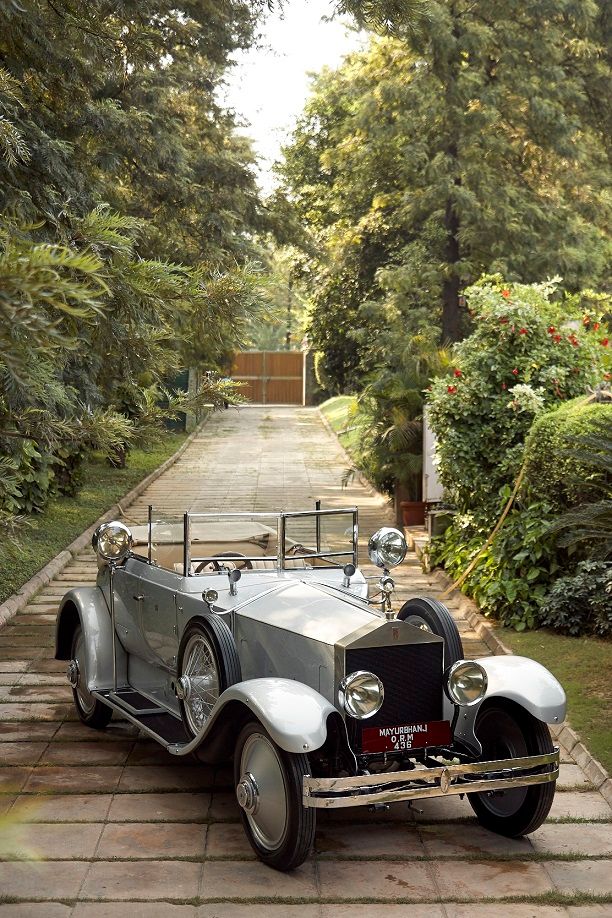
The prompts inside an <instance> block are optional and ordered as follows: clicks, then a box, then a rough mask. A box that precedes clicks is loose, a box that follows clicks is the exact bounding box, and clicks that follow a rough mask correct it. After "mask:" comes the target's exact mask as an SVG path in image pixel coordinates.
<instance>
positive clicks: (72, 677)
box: [66, 660, 80, 689]
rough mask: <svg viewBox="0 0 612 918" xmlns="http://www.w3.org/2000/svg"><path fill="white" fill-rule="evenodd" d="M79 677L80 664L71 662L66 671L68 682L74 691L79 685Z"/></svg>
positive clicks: (74, 661)
mask: <svg viewBox="0 0 612 918" xmlns="http://www.w3.org/2000/svg"><path fill="white" fill-rule="evenodd" d="M79 675H80V673H79V664H78V663H77V661H76V660H71V661H70V663H69V664H68V667H67V669H66V676H67V678H68V682H69V683H70V685H71V686H72V688H74V689H75V688H76V687H77V685H78V684H79Z"/></svg>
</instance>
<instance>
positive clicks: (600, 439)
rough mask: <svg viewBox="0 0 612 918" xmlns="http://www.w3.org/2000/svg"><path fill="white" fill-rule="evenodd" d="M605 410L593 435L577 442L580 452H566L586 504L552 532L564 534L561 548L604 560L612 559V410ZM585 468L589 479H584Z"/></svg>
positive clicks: (561, 519)
mask: <svg viewBox="0 0 612 918" xmlns="http://www.w3.org/2000/svg"><path fill="white" fill-rule="evenodd" d="M600 407H602V408H603V407H604V406H600ZM605 407H606V408H608V410H607V411H604V412H602V413H601V415H599V414H598V415H595V416H594V418H593V421H594V423H593V425H592V428H591V431H590V432H589V434H588V435H585V436H582V437H580V438H579V439H578V440H577V441H576V444H575V447H578V448H577V449H576V448H574V449H572V450H566V451H565V455H566V456H567V457H568V458H570V459H573V460H574V461H575V462H576V463H577V464H576V466H574V468H573V469H572V472H571V474H570V476H569V480H570V482H571V481H573V482H574V485H575V490H576V492H577V494H580V493H582V500H580V501H578V500H576V502H575V503H576V506H574V507H572V508H571V509H570V510H568V511H567V512H566V513H564V514H562V515H561V516H560V517H558V518H557V519H556V520H555V521H554V523H553V525H552V527H551V531H553V532H557V533H560V537H559V544H560V545H563V546H567V547H569V548H580V549H582V551H583V552H586V553H587V554H588V555H590V556H592V557H595V558H603V559H606V558H610V557H612V406H605ZM562 455H563V454H562ZM581 468H582V469H584V470H585V472H586V475H584V476H583V475H580V471H579V470H580V469H581ZM585 478H586V481H587V483H588V490H586V493H585V487H584V480H585Z"/></svg>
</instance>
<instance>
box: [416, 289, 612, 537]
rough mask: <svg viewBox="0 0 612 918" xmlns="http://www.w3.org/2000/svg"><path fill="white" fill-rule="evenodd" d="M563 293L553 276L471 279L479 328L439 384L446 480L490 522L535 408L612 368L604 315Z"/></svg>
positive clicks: (466, 506) (435, 401)
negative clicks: (543, 279)
mask: <svg viewBox="0 0 612 918" xmlns="http://www.w3.org/2000/svg"><path fill="white" fill-rule="evenodd" d="M553 293H554V283H553V282H549V283H546V284H527V285H525V284H515V285H512V286H506V285H504V283H503V282H502V281H501V279H499V278H498V279H495V280H493V281H492V280H491V279H490V278H489V279H485V280H484V281H483V282H482V283H480V284H477V285H474V286H473V287H470V288H469V289H468V290H467V291H466V296H467V298H468V304H469V307H470V311H471V312H472V314H473V321H474V332H473V333H472V334H471V335H470V337H469V338H467V339H466V340H465V341H463V342H461V343H460V344H458V345H457V346H456V347H455V350H454V364H453V367H452V369H451V372H450V376H447V377H446V378H440V379H436V380H434V382H433V383H432V386H431V392H430V395H429V399H428V402H429V407H430V412H429V417H430V419H431V425H432V428H433V430H434V433H435V434H436V436H437V439H438V448H437V455H438V463H439V465H438V468H439V473H440V478H441V481H442V483H443V485H444V487H445V488H446V490H447V492H448V495H449V497H450V498H451V499H452V500H453V501H454V502H455V503H456V505H457V506H458V508H459V510H460V511H462V512H466V511H468V510H469V511H472V512H476V513H477V514H479V515H482V516H483V517H484V518H486V519H488V520H489V522H494V515H495V512H496V510H497V506H498V501H499V491H500V488H502V487H503V486H504V485H506V484H508V483H510V482H511V481H512V480H513V479H514V478H515V477H516V475H517V473H518V470H519V468H520V466H521V463H522V459H523V444H524V441H525V438H526V436H527V434H528V432H529V429H530V427H531V424H532V422H533V420H534V418H535V417H536V416H538V415H539V414H540V413H541V412H542V411H543V410H544V409H546V408H548V407H550V406H553V405H556V404H558V403H559V402H560V401H565V400H567V399H571V398H575V397H577V396H580V395H583V394H584V393H585V392H586V390H587V388H588V387H589V386H594V385H596V384H597V383H599V382H601V381H602V379H603V377H604V375H605V362H606V359H607V352H608V350H607V349H608V339H607V337H606V336H605V333H602V330H601V323H600V322H599V321H595V320H594V319H592V318H591V316H590V315H589V314H584V312H583V310H582V308H580V300H579V299H573V300H571V301H566V302H563V303H560V302H555V301H553V300H552V297H553ZM587 320H588V321H587Z"/></svg>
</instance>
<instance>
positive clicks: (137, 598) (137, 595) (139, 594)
mask: <svg viewBox="0 0 612 918" xmlns="http://www.w3.org/2000/svg"><path fill="white" fill-rule="evenodd" d="M132 599H135V600H136V602H141V601H142V600H143V599H144V593H137V594H136V596H132Z"/></svg>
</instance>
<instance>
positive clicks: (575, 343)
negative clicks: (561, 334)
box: [567, 333, 579, 347]
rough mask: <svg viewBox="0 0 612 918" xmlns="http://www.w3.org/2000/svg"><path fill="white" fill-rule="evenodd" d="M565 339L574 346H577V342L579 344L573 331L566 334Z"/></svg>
mask: <svg viewBox="0 0 612 918" xmlns="http://www.w3.org/2000/svg"><path fill="white" fill-rule="evenodd" d="M567 340H568V341H569V343H570V344H573V346H574V347H578V344H579V342H578V338H577V337H576V335H574V334H573V333H572V334H571V335H568V336H567Z"/></svg>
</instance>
